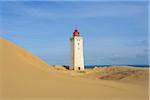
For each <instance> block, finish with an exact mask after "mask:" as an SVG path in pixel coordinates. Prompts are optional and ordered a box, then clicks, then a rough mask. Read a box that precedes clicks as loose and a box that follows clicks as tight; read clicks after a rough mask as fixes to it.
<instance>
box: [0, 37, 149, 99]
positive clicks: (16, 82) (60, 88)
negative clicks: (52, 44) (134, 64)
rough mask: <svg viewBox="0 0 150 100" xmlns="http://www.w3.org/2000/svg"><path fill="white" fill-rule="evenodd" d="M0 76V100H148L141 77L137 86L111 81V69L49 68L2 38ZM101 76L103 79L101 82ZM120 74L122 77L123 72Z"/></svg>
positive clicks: (145, 87)
mask: <svg viewBox="0 0 150 100" xmlns="http://www.w3.org/2000/svg"><path fill="white" fill-rule="evenodd" d="M117 70H120V71H122V70H121V68H117ZM147 70H148V69H147ZM0 72H1V74H0V99H1V100H148V85H147V83H146V81H147V80H148V79H147V78H146V77H145V75H144V77H145V78H143V77H141V78H140V80H136V82H140V81H141V79H142V80H143V81H142V84H143V85H139V84H136V82H135V83H134V84H132V83H126V82H118V81H117V80H116V79H115V80H113V78H115V77H114V76H116V75H118V73H116V69H115V68H113V67H112V68H111V69H109V68H106V69H102V68H99V69H98V68H95V69H86V72H85V73H81V72H74V71H69V70H66V69H65V70H64V69H63V68H58V67H57V68H54V67H50V66H49V65H48V64H46V63H45V62H44V61H42V60H41V59H39V58H38V57H36V56H34V55H33V54H31V53H29V52H27V51H26V50H25V49H22V48H20V47H19V46H17V45H16V44H14V43H12V42H10V41H8V40H6V39H3V38H0ZM102 72H105V75H106V76H105V77H104V76H103V78H102V76H101V75H102ZM114 72H115V74H114V75H113V77H112V73H114ZM124 72H125V74H123V75H126V73H127V69H124ZM109 73H110V74H109ZM131 73H132V71H131ZM138 73H140V72H138ZM103 75H104V74H103ZM146 75H147V74H146ZM108 77H109V78H108ZM130 77H131V75H130ZM95 78H96V79H95ZM105 79H106V80H105ZM108 79H111V80H108ZM128 79H130V78H129V77H128ZM131 79H132V78H131ZM134 80H135V78H133V79H132V81H134ZM145 80H146V81H145ZM125 81H126V80H125ZM127 81H128V82H129V81H130V80H127Z"/></svg>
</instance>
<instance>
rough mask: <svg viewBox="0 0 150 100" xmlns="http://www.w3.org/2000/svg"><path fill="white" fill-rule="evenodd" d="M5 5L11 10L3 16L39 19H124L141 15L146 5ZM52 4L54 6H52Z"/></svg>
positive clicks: (69, 3) (27, 3)
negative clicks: (12, 15)
mask: <svg viewBox="0 0 150 100" xmlns="http://www.w3.org/2000/svg"><path fill="white" fill-rule="evenodd" d="M34 3H35V4H34ZM46 3H47V4H46ZM4 4H5V5H3V8H6V7H9V9H7V11H3V12H4V13H3V14H5V13H7V12H8V13H11V14H14V15H16V16H15V17H17V16H18V17H22V16H26V17H33V18H38V19H57V18H99V17H120V16H122V17H124V16H131V15H140V14H141V13H143V12H144V10H145V7H144V6H143V5H144V4H143V5H142V3H141V5H139V4H136V3H135V4H134V3H132V2H131V4H128V3H123V2H122V3H120V2H63V3H62V2H45V3H41V2H4ZM48 4H49V5H50V6H49V7H48ZM52 4H54V6H51V5H52ZM3 10H6V9H3ZM9 10H10V11H9Z"/></svg>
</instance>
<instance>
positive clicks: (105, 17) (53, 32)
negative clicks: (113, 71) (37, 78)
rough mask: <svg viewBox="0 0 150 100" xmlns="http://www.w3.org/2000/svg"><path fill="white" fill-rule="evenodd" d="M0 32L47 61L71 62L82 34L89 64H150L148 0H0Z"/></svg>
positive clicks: (64, 63) (52, 62) (57, 62)
mask: <svg viewBox="0 0 150 100" xmlns="http://www.w3.org/2000/svg"><path fill="white" fill-rule="evenodd" d="M0 26H1V28H0V36H1V37H3V38H6V39H8V40H10V41H12V42H14V43H16V44H17V45H19V46H21V47H22V48H25V49H26V50H28V51H29V52H31V53H33V54H35V55H37V56H38V57H40V58H41V59H43V60H44V61H46V62H47V63H48V64H49V65H69V64H70V38H71V37H72V33H73V31H74V29H75V27H77V29H78V31H79V32H80V35H81V36H82V37H83V38H84V58H85V65H105V64H107V65H108V64H110V65H131V64H137V65H139V64H148V1H146V0H145V1H127V0H125V1H123V0H121V1H119V0H118V1H109V0H107V1H93V2H92V1H85V2H83V1H76V2H75V1H22V2H21V1H20V2H19V1H1V2H0Z"/></svg>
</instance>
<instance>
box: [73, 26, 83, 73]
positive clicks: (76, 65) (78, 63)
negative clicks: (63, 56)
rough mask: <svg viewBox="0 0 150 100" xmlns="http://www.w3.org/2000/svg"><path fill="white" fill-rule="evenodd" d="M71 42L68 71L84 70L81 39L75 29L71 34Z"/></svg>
mask: <svg viewBox="0 0 150 100" xmlns="http://www.w3.org/2000/svg"><path fill="white" fill-rule="evenodd" d="M70 41H71V65H70V69H73V70H82V71H83V70H84V52H83V38H82V37H80V36H79V32H78V30H77V29H76V30H75V31H74V33H73V37H72V38H71V39H70Z"/></svg>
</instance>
